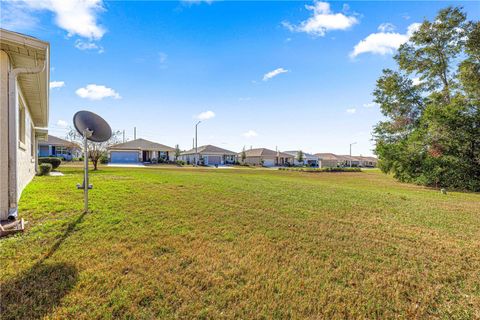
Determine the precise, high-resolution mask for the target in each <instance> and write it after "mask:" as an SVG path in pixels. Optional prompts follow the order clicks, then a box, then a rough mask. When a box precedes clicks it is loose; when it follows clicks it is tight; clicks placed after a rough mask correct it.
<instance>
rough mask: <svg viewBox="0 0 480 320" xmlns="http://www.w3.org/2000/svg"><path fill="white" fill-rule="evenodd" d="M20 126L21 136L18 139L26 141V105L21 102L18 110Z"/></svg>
mask: <svg viewBox="0 0 480 320" xmlns="http://www.w3.org/2000/svg"><path fill="white" fill-rule="evenodd" d="M18 113H19V114H18V128H19V137H18V139H19V140H20V141H21V142H22V143H25V106H24V105H23V104H22V103H21V102H20V110H19V112H18Z"/></svg>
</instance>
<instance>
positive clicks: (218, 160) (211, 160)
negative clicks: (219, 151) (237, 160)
mask: <svg viewBox="0 0 480 320" xmlns="http://www.w3.org/2000/svg"><path fill="white" fill-rule="evenodd" d="M207 164H208V165H215V164H222V157H221V156H208V163H207Z"/></svg>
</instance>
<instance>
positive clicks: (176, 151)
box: [175, 144, 181, 161]
mask: <svg viewBox="0 0 480 320" xmlns="http://www.w3.org/2000/svg"><path fill="white" fill-rule="evenodd" d="M180 153H181V151H180V147H179V146H178V144H177V145H175V161H177V160H178V158H179V157H180Z"/></svg>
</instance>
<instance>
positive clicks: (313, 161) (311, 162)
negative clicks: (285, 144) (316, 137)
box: [283, 150, 322, 167]
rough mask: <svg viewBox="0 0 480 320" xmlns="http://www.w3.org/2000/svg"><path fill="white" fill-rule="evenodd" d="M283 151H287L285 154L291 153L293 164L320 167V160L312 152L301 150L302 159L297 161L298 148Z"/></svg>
mask: <svg viewBox="0 0 480 320" xmlns="http://www.w3.org/2000/svg"><path fill="white" fill-rule="evenodd" d="M283 153H287V154H289V155H292V156H293V157H294V162H293V164H294V165H295V166H309V167H321V166H322V165H321V164H320V165H319V163H320V160H319V159H318V157H317V156H316V155H314V154H310V153H306V152H303V161H302V162H299V161H298V160H297V156H298V150H297V151H283Z"/></svg>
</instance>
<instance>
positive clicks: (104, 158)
mask: <svg viewBox="0 0 480 320" xmlns="http://www.w3.org/2000/svg"><path fill="white" fill-rule="evenodd" d="M99 160H100V163H101V164H107V163H108V157H107V155H106V154H104V155H102V156H101V157H100V159H99Z"/></svg>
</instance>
